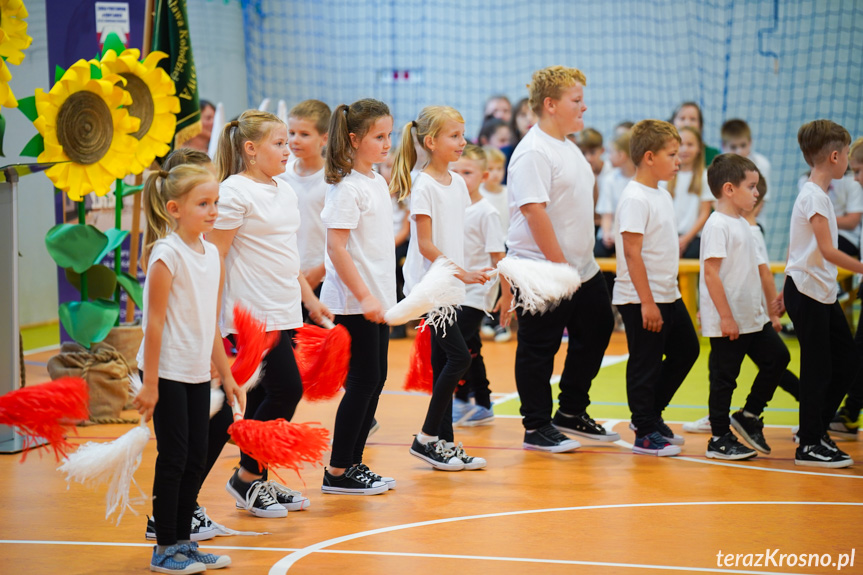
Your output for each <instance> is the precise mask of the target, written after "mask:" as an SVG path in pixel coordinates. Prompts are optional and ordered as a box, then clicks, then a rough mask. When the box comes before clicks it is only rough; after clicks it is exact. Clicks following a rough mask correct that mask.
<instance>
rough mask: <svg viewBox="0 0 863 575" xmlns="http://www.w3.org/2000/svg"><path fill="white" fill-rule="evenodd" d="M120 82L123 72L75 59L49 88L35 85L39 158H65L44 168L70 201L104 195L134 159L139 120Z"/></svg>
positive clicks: (42, 160) (52, 160) (47, 160)
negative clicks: (92, 194)
mask: <svg viewBox="0 0 863 575" xmlns="http://www.w3.org/2000/svg"><path fill="white" fill-rule="evenodd" d="M118 82H119V83H121V84H122V83H123V82H124V80H123V78H122V77H120V76H118V75H115V74H102V73H101V70H100V68H99V67H98V65H96V63H91V62H87V61H85V60H78V61H77V62H75V63H74V64H72V66H70V67H69V69H68V70H66V71H65V72H64V73H63V75H62V77H60V79H59V80H58V81H57V82H56V83H55V84H54V87H53V88H51V90H50V91H49V92H48V93H45V92H43V91H42V90H41V89H37V90H36V96H35V113H36V116H35V118H31V119H32V120H33V125H34V126H35V127H36V130H38V131H39V136H37V138H39V137H40V136H41V138H42V140H43V141H42V150H41V151H40V153H39V154H38V156H37V160H38V161H39V162H64V163H61V164H58V165H56V166H54V167H52V168H50V169H48V170H47V171H46V172H45V174H46V175H47V176H48V177H49V178H50V179H51V181H52V182H54V185H55V186H56V187H58V188H60V189H61V190H63V191H64V192H66V193H67V194H68V195H69V198H70V199H71V200H73V201H76V202H78V201H81V200H82V199H83V197H84V196H86V195H87V194H89V193H90V192H96V195H97V196H104V195H105V194H107V193H108V191H109V190H110V188H111V184H112V183H114V181H115V180H116V179H118V178H123V177H125V176H126V175H127V174H128V173H129V166H131V165H133V164H134V163H135V161H136V160H135V151H136V149H137V147H138V140H136V139H135V137H134V136H133V134H134V133H135V132H136V131H137V130H138V128H139V127H140V124H141V122H140V120H138V119H137V118H134V117H132V116H131V115H130V114H129V108H128V106H130V105H131V104H132V96H130V95H129V92H127V91H126V90H124V89H123V88H121V87H120V86H118V85H117V84H118ZM26 107H27V108H29V107H30V106H29V103H28V105H27V106H26ZM23 108H24V106H23V104H22V109H23ZM25 115H27V112H26V111H25ZM28 117H29V115H28ZM30 147H31V144H28V146H27V149H29V148H30ZM22 155H27V154H26V153H25V152H23V151H22Z"/></svg>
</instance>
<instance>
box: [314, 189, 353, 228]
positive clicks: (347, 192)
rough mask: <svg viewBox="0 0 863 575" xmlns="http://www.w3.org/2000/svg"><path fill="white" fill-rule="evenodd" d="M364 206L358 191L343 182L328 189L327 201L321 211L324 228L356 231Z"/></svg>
mask: <svg viewBox="0 0 863 575" xmlns="http://www.w3.org/2000/svg"><path fill="white" fill-rule="evenodd" d="M361 213H362V206H361V201H360V197H359V194H358V193H357V190H356V189H355V188H354V187H353V186H352V185H350V184H348V183H345V182H342V183H340V184H336V185H332V186H330V187H329V188H328V189H327V199H326V203H325V204H324V209H323V211H321V221H322V222H323V223H324V227H327V228H333V229H337V230H353V229H356V227H357V224H359V221H360V214H361Z"/></svg>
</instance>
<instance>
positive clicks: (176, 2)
mask: <svg viewBox="0 0 863 575" xmlns="http://www.w3.org/2000/svg"><path fill="white" fill-rule="evenodd" d="M155 8H156V15H155V18H154V22H153V50H159V51H161V52H165V53H166V54H168V57H167V58H165V59H164V60H162V61H161V62H159V66H161V67H162V68H163V69H164V70H165V72H167V73H168V75H169V76H171V79H172V80H173V81H174V84H175V85H176V86H177V97H178V98H179V99H180V113H179V114H177V131H176V133H175V134H174V148H179V147H180V146H182V145H183V143H184V142H185V141H186V140H189V139H190V138H194V137H195V136H197V135H198V134H199V133H200V132H201V106H200V104H199V103H198V75H197V72H196V71H195V60H194V58H193V57H192V41H191V37H190V35H189V19H188V17H187V15H186V14H187V13H186V0H156V6H155Z"/></svg>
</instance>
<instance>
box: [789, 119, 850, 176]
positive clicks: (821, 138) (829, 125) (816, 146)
mask: <svg viewBox="0 0 863 575" xmlns="http://www.w3.org/2000/svg"><path fill="white" fill-rule="evenodd" d="M797 142H798V143H799V144H800V151H801V152H803V159H804V160H806V163H807V164H809V165H810V166H812V167H815V164H818V163H820V162H823V161H824V160H825V159H826V158H827V156H829V155H830V153H831V152H838V151H842V148H844V147H845V146H847V145H848V144H850V143H851V134H849V133H848V130H846V129H845V128H843V127H842V126H840V125H839V124H837V123H836V122H831V121H830V120H815V121H812V122H808V123H806V124H803V125H802V126H800V129H799V130H798V131H797Z"/></svg>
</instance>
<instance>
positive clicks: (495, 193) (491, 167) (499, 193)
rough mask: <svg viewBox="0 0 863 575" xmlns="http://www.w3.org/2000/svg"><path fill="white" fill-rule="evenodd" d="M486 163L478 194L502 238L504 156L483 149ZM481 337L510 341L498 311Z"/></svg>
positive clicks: (490, 148) (504, 221) (505, 220)
mask: <svg viewBox="0 0 863 575" xmlns="http://www.w3.org/2000/svg"><path fill="white" fill-rule="evenodd" d="M483 151H484V152H485V156H486V159H487V161H488V178H487V179H486V180H485V181H484V182H483V183H482V184H481V185H480V187H479V193H480V194H482V197H484V198H485V199H487V200H488V201H489V202H490V203H491V205H492V206H493V207H494V209H495V210H496V211H497V213H498V216H499V217H500V228H501V229H502V230H503V233H504V237H505V236H506V232H507V230H508V229H509V197H508V195H507V192H506V186H505V185H503V183H502V182H503V178H504V175H506V155H505V154H504V153H503V152H502V151H500V150H499V149H498V148H495V147H494V146H485V147H483ZM493 289H494V290H496V292H497V294H496V295H500V283H495V287H494V288H493ZM480 333H482V335H484V336H486V337H488V338H491V339H494V341H496V342H498V343H504V342H507V341H509V340H510V339H512V331H511V329H510V327H509V326H508V325H507V326H504V325H501V324H500V311H494V312H492V316H491V317H489V316H485V318H484V319H483V325H482V327H481V328H480Z"/></svg>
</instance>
